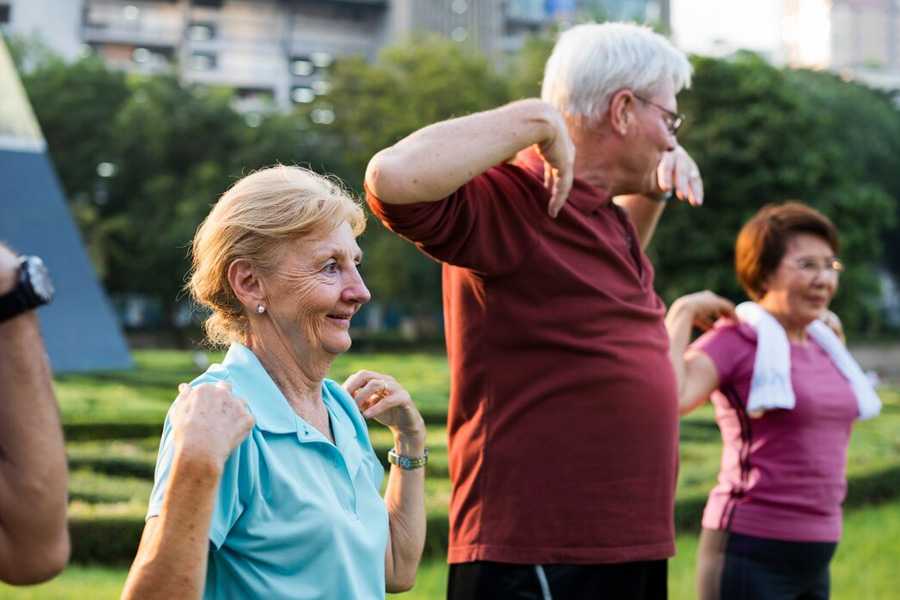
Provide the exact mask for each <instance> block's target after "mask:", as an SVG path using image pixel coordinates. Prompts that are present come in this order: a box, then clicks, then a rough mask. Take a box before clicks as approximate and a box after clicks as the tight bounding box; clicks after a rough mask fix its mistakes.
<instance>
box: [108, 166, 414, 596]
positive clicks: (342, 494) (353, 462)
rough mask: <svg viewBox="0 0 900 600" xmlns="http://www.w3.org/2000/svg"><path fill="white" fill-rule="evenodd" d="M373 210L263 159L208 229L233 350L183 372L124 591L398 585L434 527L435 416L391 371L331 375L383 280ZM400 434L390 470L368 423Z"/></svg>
mask: <svg viewBox="0 0 900 600" xmlns="http://www.w3.org/2000/svg"><path fill="white" fill-rule="evenodd" d="M364 226H365V223H364V216H363V212H362V209H361V208H360V207H359V205H358V204H357V203H356V202H354V201H353V200H352V199H350V198H349V197H348V196H347V195H346V194H345V193H344V192H343V191H342V190H341V189H340V187H338V186H337V185H335V184H334V183H333V182H332V181H330V180H328V179H326V178H323V177H321V176H319V175H316V174H314V173H312V172H310V171H307V170H305V169H301V168H298V167H285V166H278V167H273V168H270V169H265V170H262V171H258V172H256V173H254V174H251V175H249V176H247V177H245V178H244V179H242V180H240V181H238V183H236V184H235V185H234V186H233V187H232V188H231V189H230V190H228V192H226V193H225V194H224V195H223V196H222V198H221V199H220V200H219V202H218V203H217V204H216V206H215V207H214V208H213V210H212V211H211V212H210V214H209V216H208V217H207V218H206V220H205V221H204V223H203V224H202V225H201V226H200V228H199V229H198V230H197V234H196V236H195V237H194V242H193V261H194V265H193V273H192V275H191V280H190V283H189V288H190V291H191V294H192V295H193V297H194V298H195V299H196V300H197V301H198V302H199V303H201V304H202V305H204V306H206V307H207V308H209V309H210V311H211V316H210V318H209V319H208V320H207V322H206V324H205V327H206V332H207V335H208V337H209V339H210V341H211V342H212V343H213V344H218V345H228V346H229V349H228V352H227V354H226V356H225V359H224V360H223V361H222V364H216V365H213V366H212V367H210V368H209V369H208V370H207V372H206V373H205V374H203V375H202V376H201V377H199V378H198V379H197V380H195V381H194V382H192V384H191V385H190V386H188V385H185V384H182V386H181V387H180V388H179V396H178V398H177V399H176V401H175V403H174V404H173V407H172V409H171V410H170V412H169V416H168V417H167V419H166V424H165V428H164V431H163V437H162V443H161V445H160V452H159V458H158V462H157V468H156V480H155V485H154V488H153V492H152V494H151V498H150V509H149V511H148V514H147V523H146V525H145V529H144V534H143V537H142V539H141V545H140V548H139V549H138V553H137V557H136V558H135V561H134V565H133V566H132V568H131V572H130V573H129V576H128V580H127V582H126V585H125V590H124V592H123V598H157V597H158V598H167V599H168V598H173V597H178V598H200V597H204V598H267V599H280V598H284V599H288V598H290V599H314V598H322V599H324V598H341V599H343V598H354V599H367V598H383V597H384V594H385V591H403V590H407V589H409V588H411V587H412V584H413V582H414V580H415V574H416V570H417V568H418V563H419V560H420V558H421V554H422V548H423V546H424V538H425V510H424V473H423V471H424V469H422V468H420V467H422V466H424V464H425V462H426V460H427V451H426V450H425V426H424V423H423V421H422V417H421V415H420V414H419V412H418V411H417V410H416V408H415V406H414V404H413V402H412V399H411V398H410V396H409V394H408V393H407V392H406V391H405V390H404V389H403V387H402V386H400V385H399V384H398V383H397V382H396V381H395V380H394V379H393V378H391V377H389V376H387V375H383V374H380V373H376V372H373V371H360V372H358V373H356V374H355V375H353V376H351V377H350V378H349V379H347V381H346V382H344V384H343V385H339V384H337V383H335V382H333V381H330V380H327V379H325V375H326V374H327V372H328V370H329V369H330V367H331V365H332V363H333V362H334V360H335V358H336V357H337V356H338V355H339V354H340V353H342V352H345V351H347V350H348V349H349V348H350V335H349V327H350V322H351V319H352V317H353V316H354V314H355V313H356V312H357V311H358V310H359V307H360V306H361V305H362V304H363V303H365V302H366V301H368V300H369V298H370V296H369V292H368V290H367V289H366V287H365V284H364V283H363V281H362V278H361V277H360V274H359V265H360V262H361V259H362V253H361V251H360V249H359V246H358V245H357V243H356V237H357V236H358V235H359V234H360V233H361V232H362V230H363V228H364ZM367 418H374V419H376V420H378V421H379V422H381V423H383V424H385V425H386V426H388V427H389V428H390V430H391V432H392V433H393V435H394V448H393V450H391V452H390V453H389V460H390V462H391V463H392V464H393V465H394V466H392V467H391V472H390V475H389V478H388V484H387V488H386V491H385V495H384V498H382V497H381V495H380V494H379V488H380V486H381V483H382V478H383V475H384V469H383V467H382V466H381V463H380V462H379V460H378V459H377V457H376V456H375V454H374V452H373V450H372V444H371V442H370V440H369V435H368V429H367V426H366V422H365V420H366V419H367Z"/></svg>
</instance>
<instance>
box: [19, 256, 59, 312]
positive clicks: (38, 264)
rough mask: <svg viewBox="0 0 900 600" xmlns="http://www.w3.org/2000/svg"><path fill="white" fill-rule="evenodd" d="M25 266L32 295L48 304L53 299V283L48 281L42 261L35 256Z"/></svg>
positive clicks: (48, 276)
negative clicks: (32, 291) (32, 290)
mask: <svg viewBox="0 0 900 600" xmlns="http://www.w3.org/2000/svg"><path fill="white" fill-rule="evenodd" d="M25 266H26V268H27V269H28V277H29V279H30V280H31V287H32V288H33V289H34V293H35V294H36V295H37V296H38V298H40V299H41V300H43V301H44V302H50V300H52V299H53V292H54V290H53V283H52V282H51V281H50V273H48V272H47V267H45V266H44V261H42V260H41V259H40V258H38V257H37V256H32V257H31V258H29V259H28V261H27V262H26V263H25Z"/></svg>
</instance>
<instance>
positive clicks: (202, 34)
mask: <svg viewBox="0 0 900 600" xmlns="http://www.w3.org/2000/svg"><path fill="white" fill-rule="evenodd" d="M215 35H216V30H215V28H214V27H213V26H212V25H207V24H206V23H192V24H190V25H188V28H187V38H188V39H189V40H191V41H194V42H205V41H207V40H211V39H212V38H213V37H215Z"/></svg>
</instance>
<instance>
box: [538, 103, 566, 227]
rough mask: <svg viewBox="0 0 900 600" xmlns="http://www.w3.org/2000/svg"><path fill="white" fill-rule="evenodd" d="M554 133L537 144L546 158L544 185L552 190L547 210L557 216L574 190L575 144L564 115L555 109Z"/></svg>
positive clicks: (551, 214) (543, 157)
mask: <svg viewBox="0 0 900 600" xmlns="http://www.w3.org/2000/svg"><path fill="white" fill-rule="evenodd" d="M553 113H554V114H555V118H554V119H553V120H552V124H553V125H554V126H555V127H554V132H553V135H551V136H550V137H549V138H548V139H547V140H545V141H543V142H540V143H538V144H535V146H536V147H537V152H538V154H539V155H540V157H541V158H542V159H544V187H545V188H547V191H548V192H550V204H549V205H548V206H547V212H548V213H550V216H551V217H552V218H554V219H555V218H556V216H557V215H558V214H559V211H560V210H562V207H563V204H565V203H566V200H567V199H568V197H569V192H570V191H571V190H572V180H573V178H574V173H573V166H574V164H575V144H574V143H573V142H572V139H571V138H570V137H569V131H568V129H567V128H566V122H565V121H564V120H563V118H562V116H560V114H559V113H557V112H556V111H555V110H554V111H553Z"/></svg>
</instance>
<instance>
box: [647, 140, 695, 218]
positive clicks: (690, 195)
mask: <svg viewBox="0 0 900 600" xmlns="http://www.w3.org/2000/svg"><path fill="white" fill-rule="evenodd" d="M656 186H657V188H659V189H658V191H659V192H661V193H668V194H672V193H673V192H674V194H675V195H676V196H678V198H679V199H680V200H687V201H689V202H690V203H691V206H700V205H701V204H703V180H702V179H701V178H700V169H699V168H697V163H695V162H694V159H692V158H691V157H690V155H688V153H687V151H685V149H684V148H682V147H681V146H676V147H675V149H674V150H672V151H671V152H666V153H665V154H663V157H662V160H661V161H660V162H659V166H658V167H657V168H656Z"/></svg>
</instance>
